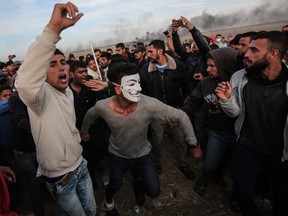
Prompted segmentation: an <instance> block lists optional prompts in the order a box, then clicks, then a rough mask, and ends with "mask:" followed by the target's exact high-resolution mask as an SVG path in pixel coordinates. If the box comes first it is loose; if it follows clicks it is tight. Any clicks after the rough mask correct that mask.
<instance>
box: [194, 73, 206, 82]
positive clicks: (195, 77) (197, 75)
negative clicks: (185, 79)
mask: <svg viewBox="0 0 288 216" xmlns="http://www.w3.org/2000/svg"><path fill="white" fill-rule="evenodd" d="M193 78H194V79H195V80H199V81H201V80H203V79H204V78H205V77H204V76H203V74H202V73H194V76H193Z"/></svg>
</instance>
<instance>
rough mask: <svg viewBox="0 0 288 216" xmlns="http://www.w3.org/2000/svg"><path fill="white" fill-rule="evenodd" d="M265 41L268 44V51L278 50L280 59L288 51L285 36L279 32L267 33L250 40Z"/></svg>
mask: <svg viewBox="0 0 288 216" xmlns="http://www.w3.org/2000/svg"><path fill="white" fill-rule="evenodd" d="M258 39H267V40H268V43H269V50H270V51H272V50H273V49H277V50H279V53H280V57H281V59H283V57H284V55H285V54H286V52H287V50H288V39H287V35H286V34H285V33H284V32H281V31H267V32H262V33H260V34H257V35H255V36H253V39H252V40H258Z"/></svg>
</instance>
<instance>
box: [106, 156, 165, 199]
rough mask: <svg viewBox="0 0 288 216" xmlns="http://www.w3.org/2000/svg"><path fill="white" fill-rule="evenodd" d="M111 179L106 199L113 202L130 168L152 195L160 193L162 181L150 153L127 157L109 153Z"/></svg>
mask: <svg viewBox="0 0 288 216" xmlns="http://www.w3.org/2000/svg"><path fill="white" fill-rule="evenodd" d="M109 169H110V181H109V184H108V186H107V189H106V201H107V202H108V203H111V202H112V199H113V196H114V195H115V194H116V193H117V192H118V191H119V190H120V189H121V187H122V178H123V175H124V174H125V173H126V172H127V171H128V170H130V171H131V173H132V175H133V177H134V178H136V179H137V180H139V182H140V184H141V185H142V188H143V191H144V192H145V193H146V194H147V195H148V196H150V197H153V198H154V197H158V196H159V194H160V182H159V177H158V174H157V171H156V167H155V162H154V160H153V158H152V156H151V153H149V154H148V155H145V156H142V157H139V158H133V159H127V158H122V157H118V156H116V155H113V154H109Z"/></svg>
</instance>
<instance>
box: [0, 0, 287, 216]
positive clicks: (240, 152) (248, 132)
mask: <svg viewBox="0 0 288 216" xmlns="http://www.w3.org/2000/svg"><path fill="white" fill-rule="evenodd" d="M82 16H83V14H82V13H80V12H79V11H78V8H77V7H76V6H75V5H74V4H72V3H70V2H68V3H66V4H56V5H55V7H54V10H53V13H52V16H51V19H50V21H49V23H48V24H47V26H45V28H44V30H43V32H42V33H41V34H40V36H39V37H37V39H36V41H35V42H33V43H32V44H31V46H30V47H29V49H28V51H27V55H26V58H25V59H24V61H23V62H22V64H21V63H20V62H19V61H13V59H14V58H15V57H16V56H15V55H9V56H8V61H7V62H4V63H3V62H1V66H0V69H1V74H0V82H1V83H0V177H2V174H3V176H4V177H5V179H6V181H7V182H9V183H8V189H9V190H8V192H9V193H7V190H6V193H5V196H6V198H7V199H6V201H7V200H8V202H6V205H5V209H2V206H3V205H2V202H4V200H2V199H1V201H0V202H1V205H0V206H1V209H0V214H1V213H3V214H4V213H5V212H4V211H6V213H7V212H9V209H10V206H9V205H10V201H11V208H12V209H14V210H15V209H17V205H21V201H22V200H21V199H19V197H20V193H21V191H23V188H25V189H27V191H28V192H29V199H30V200H31V202H32V211H33V213H34V215H45V209H44V203H45V200H43V199H41V198H42V197H43V196H42V195H41V185H42V184H43V183H45V184H46V187H47V189H48V191H49V192H50V193H51V195H52V196H53V197H54V198H55V200H56V202H57V204H58V205H59V207H60V210H61V212H62V214H63V215H75V216H76V215H77V216H79V215H91V216H95V215H96V201H95V197H94V190H97V188H98V184H97V180H96V179H97V178H96V175H97V173H98V172H99V170H101V169H102V164H101V161H102V159H103V158H104V157H108V163H109V165H108V167H109V183H108V185H107V187H106V192H105V199H104V201H103V203H102V204H97V205H98V206H100V209H102V210H104V211H105V212H106V215H119V213H118V211H117V208H116V207H117V205H115V203H116V202H115V201H114V196H115V194H116V193H117V192H118V191H119V190H120V189H121V187H122V183H123V175H124V174H125V173H126V172H127V171H130V172H131V174H132V177H133V182H132V185H133V190H134V193H135V200H136V204H137V205H138V206H143V205H144V203H145V196H149V197H152V198H156V197H158V196H159V195H160V193H161V191H160V184H161V182H160V180H159V175H161V173H162V167H161V160H162V157H163V156H162V152H163V149H164V148H165V144H164V142H163V137H164V134H165V132H167V131H169V132H171V135H172V140H173V142H174V143H175V145H176V148H177V152H176V153H175V157H176V159H177V165H178V169H179V170H180V171H181V172H182V173H183V175H184V176H185V177H187V178H188V179H191V180H194V179H195V178H196V175H195V173H194V171H193V168H192V167H190V166H189V165H188V157H189V156H190V155H191V156H192V157H193V158H194V159H195V161H196V162H199V161H202V160H203V168H202V172H201V175H200V176H197V180H196V182H195V184H194V191H195V192H196V193H197V194H198V195H200V196H203V195H204V194H205V192H206V190H207V186H208V185H209V182H211V181H215V182H216V183H218V184H219V185H220V186H222V187H227V186H228V183H227V182H226V181H225V179H224V178H223V173H224V171H225V169H226V168H227V167H228V166H229V165H230V164H231V163H232V164H233V190H232V191H231V195H232V196H231V197H232V200H233V202H235V203H237V205H238V206H239V209H240V211H241V213H242V215H245V216H246V215H251V216H252V215H253V216H255V215H257V208H256V207H255V204H254V199H255V196H254V195H255V192H259V191H260V192H261V193H266V194H268V193H269V194H272V195H273V212H274V215H277V216H278V215H287V210H286V206H287V205H288V184H287V182H288V162H287V161H288V118H287V114H288V69H287V68H288V63H287V62H288V52H287V51H288V34H287V32H288V26H283V28H282V31H267V32H266V31H261V32H245V33H242V34H238V35H236V36H235V37H231V38H229V39H227V40H224V37H222V35H221V34H217V35H216V37H215V38H214V37H212V36H210V37H207V36H204V35H202V33H201V32H200V30H199V29H197V28H196V27H195V26H194V25H193V24H192V23H191V22H190V21H189V20H188V19H187V18H185V17H181V18H180V19H178V20H175V19H173V20H172V23H171V29H172V31H171V33H169V32H166V34H165V35H166V38H167V41H166V42H165V41H163V40H160V39H156V40H152V41H151V42H149V44H143V43H141V42H139V43H138V44H135V45H134V46H132V48H131V49H130V50H129V48H127V47H125V45H124V43H118V44H117V45H116V46H115V48H114V49H111V48H109V49H107V50H105V51H102V50H100V49H95V50H94V53H89V54H87V55H86V56H80V57H79V58H78V59H76V58H75V56H74V55H73V54H70V55H69V57H68V58H65V55H64V54H63V53H62V52H61V51H60V50H59V49H57V48H56V44H57V42H58V41H59V40H60V39H61V38H60V34H61V32H62V31H63V30H64V29H66V28H69V27H71V26H73V25H74V24H76V23H77V22H78V21H79V20H80V19H81V17H82ZM80 24H81V23H80ZM179 28H184V29H186V30H187V31H189V32H190V33H191V38H193V44H189V43H183V42H182V41H181V40H180V37H179V34H178V30H179ZM113 50H114V52H116V53H113ZM35 60H37V61H35ZM175 168H176V167H175ZM96 170H97V172H96ZM0 180H1V179H0ZM16 180H17V181H16ZM3 182H4V183H5V181H3ZM1 187H6V189H7V185H5V184H1ZM0 195H1V197H2V195H3V194H2V190H1V194H0ZM5 196H3V197H5ZM9 197H10V198H9ZM19 200H20V201H19ZM19 202H20V203H19Z"/></svg>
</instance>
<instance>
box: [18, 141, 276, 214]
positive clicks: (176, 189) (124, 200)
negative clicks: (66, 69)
mask: <svg viewBox="0 0 288 216" xmlns="http://www.w3.org/2000/svg"><path fill="white" fill-rule="evenodd" d="M164 142H165V143H166V145H165V148H164V149H163V160H162V162H161V164H162V170H163V171H162V174H161V175H160V183H161V194H160V196H159V197H158V198H156V199H153V200H152V199H150V198H148V197H147V196H146V203H145V205H144V207H142V208H140V209H139V208H138V209H137V206H136V209H135V205H136V203H135V199H134V193H133V190H132V184H131V182H132V178H131V175H130V173H126V174H125V176H124V183H123V187H122V189H121V190H120V191H119V192H118V193H117V194H116V196H115V203H116V208H117V210H118V212H119V215H121V216H191V215H193V216H204V215H205V216H217V215H229V216H239V215H240V213H239V212H236V211H234V210H232V209H231V202H230V196H231V193H230V191H231V187H232V171H231V170H230V169H228V170H227V171H226V173H225V180H226V181H227V182H229V187H228V188H225V189H224V188H221V187H220V186H218V185H217V184H216V183H214V182H211V183H210V184H209V185H208V187H207V191H206V193H205V194H204V195H203V196H202V197H200V196H198V195H197V194H196V193H195V192H194V190H193V187H194V184H195V180H193V181H192V180H189V179H187V178H186V177H185V176H184V175H183V174H182V173H181V172H180V171H179V169H178V167H177V162H176V159H175V152H176V147H175V145H174V144H173V143H172V142H171V141H170V139H169V137H166V138H165V140H164ZM189 163H190V166H191V167H193V170H194V171H195V173H196V175H197V177H199V176H200V173H201V167H202V162H200V163H198V164H195V163H194V161H193V160H192V159H190V160H189ZM103 165H104V166H107V160H104V161H103ZM104 175H105V174H104ZM104 175H98V178H97V180H98V184H99V187H98V189H97V190H95V197H96V202H97V216H104V215H105V212H104V211H102V210H101V209H99V208H100V206H101V203H102V201H103V199H104V190H105V187H104V184H103V177H104ZM45 199H46V202H45V209H46V213H47V215H55V216H60V214H59V213H56V212H55V208H56V205H55V202H54V201H53V199H52V198H51V197H50V195H49V194H46V195H45ZM25 205H26V206H25ZM28 208H29V204H27V203H26V204H24V205H23V206H22V207H21V208H20V209H19V211H18V212H19V213H20V214H21V215H26V216H28V215H29V216H30V215H31V214H28V212H29V211H28ZM259 211H260V214H259V215H261V216H269V215H271V210H269V209H268V208H264V207H261V206H259ZM31 216H32V215H31ZM61 216H62V215H61Z"/></svg>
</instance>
